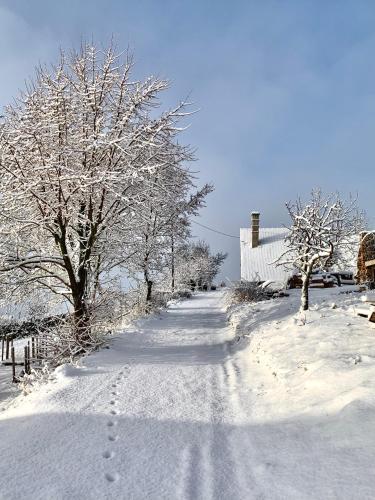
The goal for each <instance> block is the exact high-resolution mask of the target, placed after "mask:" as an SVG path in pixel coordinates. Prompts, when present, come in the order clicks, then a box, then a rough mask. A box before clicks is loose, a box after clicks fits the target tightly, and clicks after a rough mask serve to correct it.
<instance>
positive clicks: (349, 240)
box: [276, 189, 364, 311]
mask: <svg viewBox="0 0 375 500" xmlns="http://www.w3.org/2000/svg"><path fill="white" fill-rule="evenodd" d="M286 208H287V210H288V213H289V216H290V218H291V225H290V226H289V227H288V229H289V234H288V235H287V236H286V238H285V243H286V246H287V250H286V251H285V252H284V253H283V254H282V255H281V256H280V257H279V259H278V260H277V261H276V264H277V265H284V266H287V267H288V268H289V269H294V270H297V271H299V272H300V273H301V274H302V295H301V310H303V311H305V310H307V309H308V308H309V295H308V291H309V280H310V277H311V273H312V271H313V270H314V269H317V268H325V267H326V266H327V264H328V263H329V265H333V264H334V263H338V262H340V260H345V258H346V256H347V255H348V254H352V252H353V246H355V245H358V243H357V241H356V236H358V234H359V232H360V231H361V229H362V228H363V225H364V217H363V214H362V213H361V212H360V211H359V210H358V206H357V201H356V200H355V199H350V200H349V201H344V200H343V199H342V198H341V197H340V195H339V194H337V193H336V194H330V195H328V196H326V197H325V196H323V194H322V192H321V190H320V189H316V190H313V191H312V193H311V199H310V201H309V202H308V203H307V204H304V203H303V202H302V201H301V200H300V199H298V200H297V201H295V202H294V203H286Z"/></svg>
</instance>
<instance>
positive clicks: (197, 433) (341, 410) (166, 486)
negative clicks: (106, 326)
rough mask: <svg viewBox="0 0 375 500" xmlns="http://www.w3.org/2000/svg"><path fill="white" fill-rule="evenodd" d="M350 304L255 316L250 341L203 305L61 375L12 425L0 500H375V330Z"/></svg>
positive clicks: (6, 425)
mask: <svg viewBox="0 0 375 500" xmlns="http://www.w3.org/2000/svg"><path fill="white" fill-rule="evenodd" d="M340 297H341V299H340V300H341V302H340V304H342V309H340V308H335V309H332V307H331V303H330V301H329V300H331V299H329V298H327V299H328V302H327V305H326V306H324V305H321V306H320V309H319V311H316V312H311V314H310V319H309V322H308V324H307V325H306V326H303V325H302V326H298V324H297V323H296V321H295V318H294V316H293V314H294V312H295V310H297V308H298V300H295V299H298V297H297V296H296V297H291V299H290V300H285V299H284V300H283V299H282V300H280V301H266V302H264V303H261V304H260V303H258V304H256V305H250V306H249V309H248V310H249V313H248V316H244V318H245V319H246V321H247V323H245V324H246V325H247V326H246V328H245V331H246V332H251V342H250V343H249V339H246V338H245V339H243V341H241V342H238V343H237V342H236V341H234V342H233V335H234V334H233V330H232V329H231V328H229V327H228V324H227V322H226V315H225V313H224V311H223V309H222V306H223V303H222V293H221V292H210V293H206V294H201V295H197V296H195V297H193V298H192V299H191V300H187V301H184V302H181V303H180V304H178V305H175V306H173V307H171V308H170V309H169V310H168V311H166V312H163V313H162V314H161V315H155V316H153V317H149V318H148V319H146V320H142V321H140V322H139V323H138V325H137V326H136V327H134V329H133V330H131V331H130V330H129V329H128V330H127V331H126V332H125V333H122V334H120V335H118V336H117V337H116V338H114V339H113V342H112V344H111V348H110V349H102V350H101V351H100V352H98V353H95V354H93V355H91V356H90V357H88V358H87V359H86V360H85V361H84V363H82V366H81V367H80V368H75V367H72V366H64V367H60V368H59V369H58V370H57V374H56V379H55V380H54V381H52V382H50V383H48V384H46V385H44V386H42V387H41V388H40V390H38V391H34V392H33V393H32V394H30V395H29V396H26V397H23V398H18V399H17V400H16V401H15V403H14V404H13V405H12V407H10V408H8V409H7V410H6V411H4V412H2V414H1V415H0V499H2V500H3V499H4V500H12V499H14V500H15V499H17V500H18V499H43V500H60V499H64V500H65V499H66V500H68V499H69V500H71V499H73V500H75V499H79V500H85V499H100V500H102V499H116V500H119V499H120V500H122V499H124V500H143V499H152V500H161V499H168V500H174V499H178V500H221V499H222V500H229V499H233V500H248V499H250V500H253V499H258V500H260V499H264V500H278V499H280V500H321V499H324V500H328V499H337V500H344V499H361V500H364V499H374V498H375V487H374V484H375V482H374V477H375V468H374V465H373V464H374V457H375V436H374V433H373V429H374V426H375V391H374V384H373V380H374V373H375V371H374V370H375V369H374V363H373V360H374V359H375V350H374V348H373V333H372V330H370V331H369V332H368V333H367V334H366V331H365V330H364V328H363V327H364V325H363V323H361V322H360V320H358V319H351V321H350V322H348V316H347V312H345V311H347V306H346V305H345V303H346V302H345V301H349V302H350V301H351V300H354V299H351V298H350V297H348V298H347V296H346V295H341V296H339V295H337V296H336V299H335V300H336V301H337V300H339V298H340ZM323 298H324V297H323ZM322 300H323V299H322ZM244 310H246V308H245V309H244ZM241 311H242V309H241V310H240V312H241ZM241 314H242V313H241ZM323 316H324V318H325V320H324V321H325V323H324V324H325V327H324V328H322V325H323V323H322V321H321V318H322V317H323ZM348 325H349V326H348ZM353 353H354V354H355V356H354V354H353ZM356 353H357V354H356ZM358 353H360V354H358ZM353 359H354V360H359V359H361V360H362V361H361V362H360V363H357V362H355V363H353Z"/></svg>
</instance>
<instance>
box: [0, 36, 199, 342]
mask: <svg viewBox="0 0 375 500" xmlns="http://www.w3.org/2000/svg"><path fill="white" fill-rule="evenodd" d="M131 68H132V61H131V58H130V57H128V56H125V57H123V56H121V55H120V56H119V55H117V54H116V52H115V50H114V49H113V47H110V48H109V49H108V50H105V51H102V50H98V49H96V48H95V47H92V46H88V45H84V46H83V47H82V48H81V50H80V51H78V52H71V53H69V54H65V53H61V56H60V60H59V62H58V64H57V65H56V66H52V67H40V68H38V69H37V71H36V76H35V79H34V80H33V82H32V83H30V84H29V85H28V86H27V88H26V90H25V91H24V92H22V93H21V94H20V95H19V97H18V98H17V100H16V101H15V103H14V104H12V105H9V106H8V107H7V108H6V109H5V113H4V118H3V121H2V127H1V137H0V193H1V194H0V271H1V277H2V282H3V283H5V284H6V285H7V287H6V288H7V290H8V291H9V292H14V291H15V290H20V289H22V290H23V291H24V290H26V289H27V288H29V289H30V288H32V287H35V286H37V287H42V288H45V289H47V290H49V291H51V292H53V293H57V294H60V295H61V296H63V297H64V298H65V299H66V300H67V301H68V302H69V303H70V304H71V306H72V309H73V312H74V314H73V317H74V318H75V331H76V335H77V337H80V336H84V332H85V331H87V328H88V327H89V324H90V314H91V308H92V304H93V303H94V301H95V296H96V294H97V293H98V290H99V289H100V285H101V276H102V275H103V273H104V274H107V275H108V274H110V273H111V271H112V270H113V269H114V268H116V267H117V266H120V265H123V264H124V263H125V262H127V260H129V258H131V257H132V256H134V254H135V251H136V245H135V243H134V238H133V234H134V227H135V224H136V221H137V220H138V214H139V213H141V212H144V211H145V209H146V208H148V204H149V203H148V196H149V190H150V186H149V179H150V176H152V177H153V182H155V183H156V184H158V182H159V181H158V179H159V178H160V179H161V178H162V177H163V176H158V172H161V171H163V172H165V171H168V169H170V168H173V169H176V168H180V169H181V171H183V169H184V167H183V164H182V162H183V161H184V160H186V159H189V157H190V152H189V150H188V149H187V148H185V147H182V146H181V145H180V144H179V143H178V142H177V141H176V140H175V137H176V135H177V134H178V132H179V128H178V127H177V122H178V120H180V119H181V117H183V116H185V114H186V113H185V111H184V104H183V103H182V104H179V105H178V106H177V107H176V108H175V109H172V110H170V111H167V112H164V113H161V114H157V113H156V111H155V107H156V106H158V105H159V103H158V96H159V94H160V92H162V91H164V90H165V89H167V87H168V82H167V81H164V80H161V79H159V78H153V77H151V78H148V79H147V80H145V81H134V80H133V79H132V76H131ZM171 158H173V161H171ZM159 188H160V189H159ZM162 190H164V196H166V194H165V193H166V192H167V196H168V197H172V192H171V190H173V186H169V185H163V186H158V189H157V192H158V196H160V193H161V192H162ZM145 207H146V208H145Z"/></svg>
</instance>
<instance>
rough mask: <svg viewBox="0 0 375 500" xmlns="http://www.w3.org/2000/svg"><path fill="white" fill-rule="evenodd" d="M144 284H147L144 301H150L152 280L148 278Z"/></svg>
mask: <svg viewBox="0 0 375 500" xmlns="http://www.w3.org/2000/svg"><path fill="white" fill-rule="evenodd" d="M146 284H147V295H146V302H150V301H151V296H152V285H153V282H152V281H151V280H150V279H148V280H147V281H146Z"/></svg>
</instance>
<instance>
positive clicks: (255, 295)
mask: <svg viewBox="0 0 375 500" xmlns="http://www.w3.org/2000/svg"><path fill="white" fill-rule="evenodd" d="M226 296H227V300H228V302H229V303H230V304H239V303H241V302H259V301H260V300H266V299H268V298H269V293H268V292H267V290H266V289H265V288H263V287H262V286H261V284H259V282H257V281H237V282H235V283H233V284H232V285H231V286H230V287H229V288H228V289H227V291H226Z"/></svg>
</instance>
